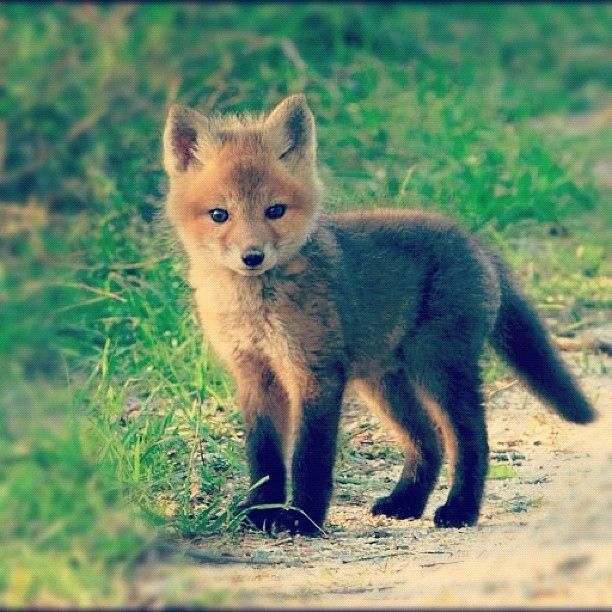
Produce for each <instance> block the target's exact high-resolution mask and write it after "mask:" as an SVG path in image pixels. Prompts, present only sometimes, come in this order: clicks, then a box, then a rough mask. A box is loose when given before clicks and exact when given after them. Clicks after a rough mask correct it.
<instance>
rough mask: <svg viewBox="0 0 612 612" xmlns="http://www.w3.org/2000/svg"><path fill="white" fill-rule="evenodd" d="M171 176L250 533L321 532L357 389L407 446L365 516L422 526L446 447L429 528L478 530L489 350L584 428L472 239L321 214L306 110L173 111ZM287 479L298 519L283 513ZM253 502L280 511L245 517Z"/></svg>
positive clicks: (555, 365) (510, 293) (174, 208)
mask: <svg viewBox="0 0 612 612" xmlns="http://www.w3.org/2000/svg"><path fill="white" fill-rule="evenodd" d="M164 165H165V169H166V171H167V173H168V176H169V193H168V199H167V215H168V217H169V219H170V221H171V223H172V224H173V225H174V227H175V229H176V231H177V233H178V236H179V239H180V241H181V242H182V244H183V246H184V247H185V250H186V253H187V255H188V258H189V282H190V284H191V285H192V287H193V288H194V289H195V301H196V304H197V309H198V314H199V319H200V322H201V324H202V326H203V328H204V330H205V333H206V336H207V338H208V340H209V342H210V343H211V345H212V347H213V349H214V350H215V352H216V353H217V355H218V356H219V357H220V358H221V359H222V361H223V362H224V363H225V364H226V366H227V367H228V368H229V370H230V371H231V373H232V375H233V376H234V378H235V381H236V384H237V389H238V400H239V404H240V406H241V408H242V411H243V413H244V418H245V422H246V448H247V455H248V460H249V465H250V474H251V480H252V482H253V483H256V482H258V481H260V480H262V479H263V478H264V477H267V480H266V481H265V482H264V483H263V484H261V485H260V486H259V487H257V488H255V489H254V490H253V492H252V494H251V497H250V498H249V500H248V504H247V507H248V508H251V510H250V512H249V516H250V518H251V520H252V521H253V522H254V523H255V524H256V525H258V526H260V527H263V528H268V529H287V530H289V531H291V532H294V533H296V532H297V533H303V534H314V533H316V531H317V529H318V528H317V525H321V524H322V523H323V521H324V519H325V514H326V511H327V508H328V505H329V502H330V497H331V493H332V481H333V477H332V472H333V465H334V459H335V451H336V438H337V433H338V421H339V417H340V406H341V402H342V397H343V394H344V390H345V388H346V387H347V385H348V384H349V383H350V384H351V385H353V387H354V388H356V389H357V390H358V391H359V393H360V394H361V395H362V396H363V398H364V399H365V400H366V402H367V403H368V404H369V405H370V406H372V407H373V408H375V409H377V410H378V411H379V413H381V414H382V415H383V416H384V417H386V418H387V419H388V420H389V421H391V422H392V424H393V425H394V426H395V429H396V430H397V432H398V434H399V437H400V439H401V441H402V443H403V445H404V447H405V464H404V467H403V471H402V474H401V477H400V479H399V482H398V483H397V485H396V486H395V488H394V489H393V491H392V492H391V493H390V494H389V495H388V496H386V497H383V498H381V499H379V500H377V501H376V503H375V504H374V506H373V507H372V512H373V513H374V514H384V515H387V516H390V517H395V518H400V519H408V518H413V517H420V516H421V514H422V513H423V510H424V508H425V504H426V502H427V499H428V497H429V494H430V493H431V491H432V488H433V487H434V485H435V483H436V479H437V477H438V473H439V471H440V464H441V451H442V449H444V450H445V451H446V453H447V454H448V455H449V460H450V461H451V463H452V468H453V469H452V474H453V481H452V487H451V489H450V493H449V495H448V499H447V501H446V503H445V504H444V505H443V506H441V507H440V508H438V509H437V510H436V512H435V517H434V521H435V524H436V525H437V526H439V527H460V526H463V525H472V524H474V523H475V522H476V520H477V518H478V513H479V508H480V503H481V499H482V494H483V487H484V481H485V476H486V473H487V454H488V446H487V434H486V424H485V414H484V406H483V396H482V391H481V377H480V367H479V358H480V356H481V353H482V350H483V345H484V343H485V341H487V340H488V341H489V342H490V343H491V344H492V346H493V347H494V348H495V349H496V350H497V352H498V353H499V354H500V355H502V356H503V357H504V358H505V359H506V360H507V361H508V362H509V363H510V364H511V365H512V366H513V367H514V368H515V369H516V370H517V372H518V373H519V375H520V376H521V377H522V378H523V379H524V380H525V382H526V383H527V384H528V385H529V386H530V387H531V389H532V390H533V391H534V392H535V393H536V394H537V395H539V397H540V398H542V399H543V400H544V401H546V402H548V403H549V404H551V405H552V406H553V407H554V408H555V409H556V410H557V412H558V413H559V414H560V415H561V416H562V417H564V418H565V419H567V420H570V421H574V422H576V423H587V422H589V421H591V420H593V418H594V411H593V410H592V408H591V407H590V405H589V403H588V402H587V400H586V399H585V397H584V395H583V394H582V393H581V392H580V390H579V389H578V387H577V386H576V383H575V382H574V380H573V379H572V376H571V375H570V373H569V372H568V371H567V369H566V368H565V366H564V365H563V363H562V361H561V359H560V358H559V357H558V356H557V354H556V353H555V351H554V350H553V347H552V346H551V344H550V342H549V340H548V338H547V335H546V332H545V330H544V328H543V326H542V324H541V323H540V321H539V319H538V316H537V315H536V312H535V311H534V309H533V308H532V306H530V305H529V303H528V302H527V300H526V299H525V297H524V296H523V295H522V293H521V292H520V291H519V289H517V287H516V285H515V283H514V281H513V280H512V279H511V278H510V275H509V273H508V271H507V270H506V268H505V267H504V265H503V264H502V262H501V261H500V259H499V258H498V257H497V256H496V255H495V254H493V253H491V252H489V251H488V250H487V249H486V248H485V247H484V246H482V245H480V244H479V243H478V241H476V240H475V239H474V238H473V237H472V236H470V235H469V234H467V233H466V232H464V231H463V230H462V229H460V228H459V227H457V226H456V225H454V224H453V223H451V222H450V221H448V220H446V219H444V218H442V217H439V216H436V215H433V214H429V213H424V212H418V211H405V210H402V211H400V210H385V209H376V210H372V211H368V212H365V211H364V212H351V213H344V214H337V215H326V214H324V213H323V212H322V211H321V208H320V204H321V199H322V190H321V185H320V183H319V179H318V176H317V169H316V138H315V123H314V118H313V115H312V113H311V111H310V109H309V107H308V105H307V103H306V99H305V97H304V96H303V95H293V96H290V97H288V98H286V99H285V100H284V101H283V102H281V103H280V104H279V105H278V106H277V107H276V108H275V109H274V110H273V111H272V112H271V113H270V114H269V115H267V116H261V117H259V116H258V117H255V116H240V117H205V116H203V115H201V114H199V113H198V112H196V111H194V110H191V109H188V108H184V107H181V106H179V105H174V106H173V107H172V108H171V109H170V112H169V114H168V118H167V123H166V127H165V131H164ZM439 431H441V432H442V434H443V435H442V436H440V435H439V434H438V432H439ZM287 469H290V470H291V482H292V488H293V504H292V505H293V506H294V507H297V508H299V509H301V511H303V512H297V511H295V510H293V509H291V508H287V507H285V508H283V507H282V505H283V504H285V502H286V479H287ZM261 504H277V505H278V506H279V507H280V509H267V508H266V509H263V508H259V509H257V508H252V507H253V506H257V505H261ZM305 515H307V516H305ZM310 519H312V520H310Z"/></svg>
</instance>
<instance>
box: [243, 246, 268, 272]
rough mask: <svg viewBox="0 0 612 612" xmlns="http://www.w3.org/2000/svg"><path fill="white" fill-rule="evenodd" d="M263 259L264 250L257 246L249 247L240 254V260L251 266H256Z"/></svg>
mask: <svg viewBox="0 0 612 612" xmlns="http://www.w3.org/2000/svg"><path fill="white" fill-rule="evenodd" d="M263 260H264V252H263V251H262V250H261V249H258V248H257V247H251V248H250V249H248V250H246V251H245V252H244V253H243V254H242V261H244V263H245V264H246V265H247V266H249V267H251V268H254V267H255V266H258V265H259V264H260V263H261V262H262V261H263Z"/></svg>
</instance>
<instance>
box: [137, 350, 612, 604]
mask: <svg viewBox="0 0 612 612" xmlns="http://www.w3.org/2000/svg"><path fill="white" fill-rule="evenodd" d="M565 357H566V360H567V361H568V363H570V365H572V367H573V369H574V371H575V373H576V376H577V378H578V379H579V381H580V384H581V385H582V387H583V388H584V389H585V391H586V392H587V394H588V395H589V397H590V398H591V399H592V401H593V403H594V405H595V406H596V407H597V409H598V412H599V415H600V416H599V418H598V420H597V421H596V422H595V423H593V424H590V425H587V426H580V425H575V424H571V423H566V422H564V421H562V420H561V418H560V417H558V416H557V415H556V414H555V413H553V412H552V411H551V410H549V409H547V408H546V407H545V406H543V405H542V404H541V403H540V402H539V401H538V400H536V399H535V398H534V397H533V396H532V395H531V394H529V393H528V392H527V390H526V389H525V388H524V387H523V386H522V385H521V384H520V383H519V382H518V381H513V380H506V381H504V382H499V383H496V384H495V386H489V387H487V397H488V400H487V410H488V428H489V441H490V449H491V451H490V462H491V466H492V468H491V472H490V478H489V479H488V481H487V486H486V493H485V499H484V502H483V506H482V513H481V517H480V521H479V523H478V525H476V526H474V527H467V528H462V529H437V528H435V527H434V525H433V512H434V510H435V508H436V507H437V506H439V505H441V504H442V503H443V501H444V500H445V498H446V495H447V493H448V484H447V480H446V477H445V475H444V474H443V475H442V477H441V479H440V482H439V483H438V486H437V488H436V490H435V491H434V493H433V495H432V497H431V499H430V502H429V504H428V506H427V509H426V511H425V514H424V516H423V517H422V518H421V519H419V520H411V521H399V520H392V519H388V518H386V517H373V516H371V514H370V512H369V508H370V506H371V505H372V503H373V502H374V500H375V499H376V498H377V497H379V496H381V495H384V494H386V493H388V492H389V491H390V490H391V488H392V487H393V484H394V481H395V480H396V478H397V477H398V475H399V471H400V467H401V462H402V458H401V454H400V453H399V452H398V450H397V446H395V445H394V442H393V437H392V434H391V433H390V432H389V431H388V430H387V429H386V428H383V427H381V426H380V425H379V423H378V421H377V420H376V419H375V418H374V417H373V416H371V415H370V414H369V413H368V412H367V410H366V409H365V408H364V407H363V406H362V405H361V404H360V403H359V402H358V401H357V400H355V399H351V400H349V401H348V402H347V403H346V406H345V414H344V418H343V424H342V431H343V436H344V437H345V438H344V439H345V444H344V449H345V450H344V451H343V452H344V453H345V457H344V461H343V462H341V464H342V465H348V469H343V470H341V471H338V472H337V474H336V480H337V485H336V491H335V496H334V500H333V502H332V506H331V509H330V513H329V518H328V522H327V524H326V532H327V535H326V536H325V537H320V538H304V537H301V536H298V537H294V538H291V537H287V535H286V534H284V535H283V534H280V535H278V536H277V537H275V538H273V537H270V536H266V535H263V534H261V533H257V532H249V533H245V534H243V535H242V536H240V537H239V538H238V539H237V540H236V539H234V540H232V541H228V540H227V539H222V538H211V539H206V540H203V541H200V542H198V543H195V544H194V543H192V544H191V545H190V549H189V552H188V556H189V559H190V560H191V562H190V563H187V564H185V563H183V565H182V566H181V568H180V571H179V568H177V566H176V564H175V562H172V563H171V562H168V561H166V562H164V561H163V560H161V559H158V560H157V561H156V562H154V563H149V564H147V565H146V566H144V567H143V568H142V569H141V575H140V579H139V580H138V581H137V584H136V585H135V586H134V589H135V590H134V593H133V601H134V600H135V601H136V602H138V604H137V605H156V604H158V605H159V604H160V602H164V603H167V602H175V603H182V604H185V603H186V601H185V600H186V597H185V593H189V597H188V598H187V600H189V598H193V600H194V601H200V602H207V603H208V604H209V605H213V606H229V607H241V608H247V607H260V608H269V607H288V608H289V607H298V608H303V607H308V608H315V607H327V608H329V607H335V608H339V607H349V608H360V607H361V608H364V607H365V608H375V607H383V608H390V607H411V606H419V607H422V606H441V607H453V606H466V605H469V606H479V607H481V606H495V605H497V606H499V605H504V606H515V605H523V606H524V605H528V606H539V605H541V606H551V605H570V606H601V607H603V606H612V520H611V519H612V513H611V510H612V446H611V444H610V441H611V440H612V393H611V392H610V391H611V385H610V376H609V372H610V367H611V366H612V359H611V358H610V357H609V356H607V355H605V354H603V353H597V354H589V353H587V352H584V351H583V352H582V353H575V352H574V353H565ZM209 555H213V557H209ZM198 556H199V557H200V560H199V561H198V560H197V559H194V557H198ZM210 559H214V560H216V562H215V563H210V562H203V561H206V560H209V561H210Z"/></svg>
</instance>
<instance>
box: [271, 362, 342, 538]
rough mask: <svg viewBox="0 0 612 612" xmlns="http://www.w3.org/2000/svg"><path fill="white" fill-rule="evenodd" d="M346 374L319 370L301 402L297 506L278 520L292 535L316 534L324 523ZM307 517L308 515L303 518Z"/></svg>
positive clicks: (294, 466) (295, 475)
mask: <svg viewBox="0 0 612 612" xmlns="http://www.w3.org/2000/svg"><path fill="white" fill-rule="evenodd" d="M343 392H344V373H343V369H342V367H341V366H331V367H330V368H323V369H318V370H317V371H316V372H313V381H312V385H310V389H308V391H307V392H306V395H305V397H304V398H303V402H302V413H301V420H300V423H299V426H298V429H297V432H296V433H297V436H296V441H295V447H294V451H293V460H292V464H291V477H292V488H293V502H292V505H293V506H294V507H297V508H299V510H301V512H296V511H292V510H289V511H287V512H285V513H284V515H283V516H282V517H281V518H280V519H279V526H280V527H282V528H285V529H287V530H289V531H291V532H292V533H301V534H304V535H316V534H319V533H321V531H320V527H321V525H322V524H323V521H324V520H325V515H326V513H327V508H328V506H329V502H330V499H331V495H332V489H333V468H334V462H335V458H336V441H337V437H338V422H339V419H340V408H341V402H342V394H343ZM302 513H304V514H305V515H307V516H304V514H302Z"/></svg>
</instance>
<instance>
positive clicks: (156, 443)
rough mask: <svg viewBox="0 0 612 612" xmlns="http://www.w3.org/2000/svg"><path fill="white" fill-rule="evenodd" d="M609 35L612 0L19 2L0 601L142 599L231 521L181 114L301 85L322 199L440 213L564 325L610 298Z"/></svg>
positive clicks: (1, 392)
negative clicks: (168, 167)
mask: <svg viewBox="0 0 612 612" xmlns="http://www.w3.org/2000/svg"><path fill="white" fill-rule="evenodd" d="M611 30H612V8H611V7H610V6H609V5H607V4H593V5H588V4H582V3H580V4H575V5H574V4H567V5H564V4H557V5H540V4H525V5H506V4H503V5H483V4H477V5H461V4H450V5H440V6H435V5H432V6H426V5H401V4H384V5H383V4H380V5H377V4H365V5H357V4H332V5H323V4H295V5H285V4H280V3H279V4H276V3H272V4H269V5H264V4H262V5H258V4H213V5H198V4H184V5H180V4H157V3H156V4H143V5H139V4H99V5H98V4H93V3H83V4H48V5H47V4H42V5H28V4H26V3H23V4H20V3H6V4H3V5H0V523H1V524H2V525H3V528H2V530H1V531H0V550H2V554H1V555H0V603H3V604H4V605H7V604H11V605H26V604H32V603H38V604H42V605H49V604H54V603H58V604H67V605H92V604H93V603H98V604H99V603H102V602H106V603H107V604H111V605H113V604H114V605H119V604H121V603H126V602H129V589H128V587H127V584H128V583H127V582H126V580H127V576H129V573H130V571H132V569H133V568H134V566H135V564H137V562H138V559H139V558H140V557H141V556H142V554H144V552H145V551H146V550H147V549H148V548H149V547H151V546H152V545H153V543H154V542H156V541H157V540H158V539H159V538H160V537H162V536H164V535H168V534H169V535H172V536H176V535H178V536H181V537H193V536H195V535H197V536H202V535H205V534H214V533H222V532H226V533H233V532H234V531H235V530H236V528H237V525H238V520H237V517H236V515H235V513H234V509H235V506H236V504H237V503H238V502H239V501H240V500H241V499H242V498H243V497H244V494H245V491H246V486H247V483H246V480H245V474H244V470H245V468H244V456H243V447H242V440H241V429H240V428H241V421H240V417H239V414H238V412H237V410H236V409H235V406H234V405H233V403H232V400H231V393H232V387H231V382H230V381H229V380H228V378H227V377H226V376H225V374H224V373H223V372H222V371H221V370H220V369H219V368H218V366H217V365H216V364H215V362H214V360H213V359H212V358H211V356H210V355H209V353H208V349H207V347H206V344H205V343H203V342H202V341H201V339H200V336H199V332H198V330H197V326H196V324H195V321H194V318H193V316H192V314H191V311H190V295H189V290H188V288H187V287H186V285H185V283H184V281H183V280H182V270H183V265H182V262H181V258H180V256H177V253H176V250H175V249H174V247H173V245H172V240H171V239H169V237H168V235H167V232H166V231H165V229H164V227H163V223H160V222H159V221H158V220H156V218H157V211H158V210H159V209H160V208H161V207H163V197H164V190H165V186H166V181H165V177H164V175H163V172H162V169H161V165H160V153H161V148H160V139H161V133H162V127H163V122H164V118H165V113H166V110H167V107H168V105H169V104H170V103H172V102H174V101H179V102H181V103H182V104H185V105H188V106H193V107H196V108H198V109H200V110H201V111H202V112H204V113H209V112H217V111H219V112H240V111H245V110H249V111H264V110H269V109H270V108H271V107H273V106H274V105H275V104H276V103H277V102H278V101H279V100H280V99H281V98H282V97H283V96H285V95H287V94H289V93H293V92H300V91H301V92H305V93H306V95H307V97H308V101H309V103H310V105H311V108H312V109H313V112H314V113H315V116H316V118H317V125H318V135H319V151H320V154H319V155H320V169H321V173H322V177H323V180H324V182H325V184H326V188H327V195H326V205H327V206H328V208H329V209H332V210H337V209H344V208H350V207H355V206H370V205H372V204H376V203H378V204H381V203H382V204H385V205H388V206H398V207H407V206H419V207H433V208H436V209H439V210H442V211H443V212H445V213H447V214H449V215H451V216H453V217H455V218H456V219H457V220H458V221H459V222H460V223H462V224H463V225H465V226H466V227H468V228H469V229H471V230H474V231H476V232H478V233H479V234H480V235H481V236H483V239H485V240H486V241H488V242H489V243H491V244H494V245H495V246H496V248H498V249H499V250H502V251H503V253H504V255H505V256H506V258H507V259H508V260H509V261H510V262H511V264H512V265H513V267H514V268H515V269H516V271H517V274H519V276H520V277H521V278H522V280H523V281H524V282H525V283H526V286H527V290H528V292H529V293H530V295H531V296H532V297H533V299H534V300H535V301H536V303H537V304H538V307H539V308H540V309H541V311H542V312H543V314H544V315H545V316H546V317H547V318H548V319H549V322H550V323H551V325H552V327H553V329H554V330H556V331H557V332H559V333H561V332H563V330H567V329H572V328H577V327H580V326H583V325H588V324H590V323H591V322H592V321H597V320H600V319H601V317H603V316H604V313H605V309H606V308H608V309H609V308H610V304H611V298H610V282H609V272H610V268H609V260H608V259H606V250H605V246H606V244H609V243H610V239H611V237H612V236H611V233H610V212H609V211H610V208H609V196H610V189H611V186H612V165H611V164H612V157H611V153H610V152H611V150H612V148H611V144H612V140H611V130H610V126H611V123H612V101H611V96H610V85H611V81H612V72H611V71H610V65H611V59H612V57H611V55H610V47H609V36H610V31H611ZM486 374H487V379H488V380H493V379H495V378H496V377H500V376H504V374H505V370H504V368H503V366H502V365H501V364H499V363H497V362H496V361H495V360H494V359H493V358H492V357H491V356H488V357H487V360H486Z"/></svg>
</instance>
